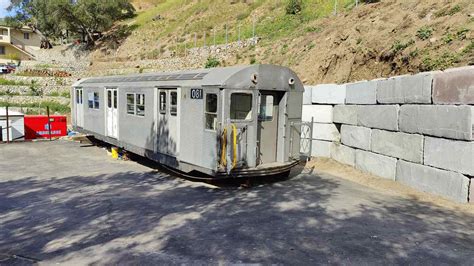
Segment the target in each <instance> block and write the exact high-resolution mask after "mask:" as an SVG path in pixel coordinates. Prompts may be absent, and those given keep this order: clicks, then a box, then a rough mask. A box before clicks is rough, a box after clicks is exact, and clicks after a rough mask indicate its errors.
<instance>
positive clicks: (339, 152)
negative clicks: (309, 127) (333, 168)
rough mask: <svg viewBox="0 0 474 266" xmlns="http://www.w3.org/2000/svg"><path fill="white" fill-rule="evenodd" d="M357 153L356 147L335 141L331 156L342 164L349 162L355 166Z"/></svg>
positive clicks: (348, 163)
mask: <svg viewBox="0 0 474 266" xmlns="http://www.w3.org/2000/svg"><path fill="white" fill-rule="evenodd" d="M355 153H356V150H355V149H353V148H351V147H347V146H344V145H341V144H339V143H335V144H334V145H333V146H332V150H331V158H333V159H334V160H336V161H338V162H340V163H342V164H347V165H350V166H352V167H354V166H355Z"/></svg>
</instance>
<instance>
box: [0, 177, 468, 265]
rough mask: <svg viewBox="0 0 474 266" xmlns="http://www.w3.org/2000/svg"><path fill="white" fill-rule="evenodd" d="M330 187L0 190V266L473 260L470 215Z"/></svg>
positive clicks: (161, 183) (19, 186)
mask: <svg viewBox="0 0 474 266" xmlns="http://www.w3.org/2000/svg"><path fill="white" fill-rule="evenodd" d="M340 186H341V184H340V182H339V181H337V180H336V179H334V178H325V177H322V176H316V175H310V174H307V173H302V174H300V175H298V176H295V177H293V178H292V179H290V180H285V181H282V182H278V183H272V184H265V185H256V186H254V187H251V188H248V189H239V188H232V189H214V188H209V187H206V186H202V185H199V184H196V183H190V182H187V181H184V180H179V179H173V178H170V177H168V176H166V175H162V174H159V173H137V172H124V173H120V174H114V175H96V176H70V177H66V178H52V179H45V180H39V179H37V178H36V177H34V176H31V177H29V178H24V179H20V180H13V181H6V182H1V183H0V187H1V189H0V254H3V255H2V257H0V259H1V258H4V261H3V262H2V261H0V264H2V263H5V262H13V260H12V259H13V257H12V256H13V255H19V256H24V257H26V258H30V259H32V260H34V261H36V260H38V261H44V262H46V263H48V262H51V263H52V262H60V263H61V262H62V263H65V262H68V263H75V262H77V263H101V264H103V263H107V264H119V263H120V264H124V263H125V264H128V263H133V264H157V263H168V264H169V263H190V262H195V263H196V262H197V263H199V262H201V263H213V264H215V263H219V262H224V263H225V262H233V263H266V264H269V263H272V264H273V263H275V264H310V263H311V264H313V263H324V264H327V263H337V264H379V263H383V262H384V263H389V264H405V263H410V264H425V263H426V264H431V263H435V264H472V263H474V256H473V255H474V249H473V247H474V238H473V235H474V230H473V228H472V224H474V217H472V216H468V215H465V214H462V213H458V212H454V211H450V210H446V209H442V208H438V207H435V206H431V205H428V204H424V203H420V202H416V201H414V200H408V199H399V198H389V197H387V200H380V198H378V197H375V196H374V198H369V199H367V200H365V201H360V202H356V203H354V202H353V201H354V200H353V198H351V197H353V196H354V193H352V194H350V195H349V196H347V197H348V198H346V195H345V193H342V192H344V191H346V190H340ZM356 192H357V191H356ZM346 205H347V206H346ZM34 261H28V260H24V259H22V260H21V262H22V263H26V264H29V263H33V262H34ZM16 262H18V261H16Z"/></svg>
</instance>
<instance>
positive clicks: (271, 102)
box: [257, 91, 284, 164]
mask: <svg viewBox="0 0 474 266" xmlns="http://www.w3.org/2000/svg"><path fill="white" fill-rule="evenodd" d="M283 94H284V93H283V92H276V91H260V93H259V98H258V110H259V112H258V125H257V141H258V143H257V147H258V154H257V156H258V157H257V164H266V163H272V162H276V161H277V151H278V120H279V109H280V107H279V104H280V100H281V99H282V96H283Z"/></svg>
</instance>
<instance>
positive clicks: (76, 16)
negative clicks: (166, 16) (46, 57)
mask: <svg viewBox="0 0 474 266" xmlns="http://www.w3.org/2000/svg"><path fill="white" fill-rule="evenodd" d="M9 10H11V11H15V14H14V15H13V16H11V17H8V18H7V23H8V24H10V25H13V26H15V25H25V24H28V25H32V26H33V27H36V28H38V29H39V30H40V31H41V32H42V33H43V34H44V35H45V36H46V37H47V38H59V37H62V35H63V34H64V32H65V31H66V30H68V31H69V32H71V33H73V34H74V33H75V34H79V35H81V36H82V37H83V39H84V40H85V41H86V42H87V43H88V44H90V45H93V44H94V42H95V40H97V36H100V34H101V33H102V32H104V31H106V30H108V29H110V28H111V27H112V25H113V24H114V22H116V21H117V20H120V19H124V18H127V17H130V16H132V15H133V14H134V11H135V9H134V8H133V6H132V5H131V4H130V1H129V0H76V1H71V0H13V1H12V2H11V5H10V6H9Z"/></svg>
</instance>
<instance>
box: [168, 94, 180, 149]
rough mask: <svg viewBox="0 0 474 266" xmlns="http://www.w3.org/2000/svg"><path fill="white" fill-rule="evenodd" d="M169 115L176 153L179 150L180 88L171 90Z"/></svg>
mask: <svg viewBox="0 0 474 266" xmlns="http://www.w3.org/2000/svg"><path fill="white" fill-rule="evenodd" d="M169 103H170V104H169V109H170V111H169V117H168V128H169V131H170V135H169V141H170V143H172V144H173V145H172V148H173V150H172V154H173V155H176V151H177V150H178V133H179V130H178V90H176V89H173V90H169Z"/></svg>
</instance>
